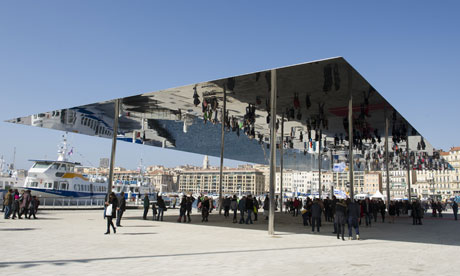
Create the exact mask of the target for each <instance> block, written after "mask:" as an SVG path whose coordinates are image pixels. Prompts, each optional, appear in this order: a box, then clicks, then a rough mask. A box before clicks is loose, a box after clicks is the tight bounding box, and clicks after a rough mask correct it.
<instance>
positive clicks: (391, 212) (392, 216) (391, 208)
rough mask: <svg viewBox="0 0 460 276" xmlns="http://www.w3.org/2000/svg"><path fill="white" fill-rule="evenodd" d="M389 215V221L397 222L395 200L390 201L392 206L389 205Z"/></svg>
mask: <svg viewBox="0 0 460 276" xmlns="http://www.w3.org/2000/svg"><path fill="white" fill-rule="evenodd" d="M388 215H389V216H390V221H389V223H395V215H396V204H395V202H394V201H393V200H392V201H390V206H389V207H388Z"/></svg>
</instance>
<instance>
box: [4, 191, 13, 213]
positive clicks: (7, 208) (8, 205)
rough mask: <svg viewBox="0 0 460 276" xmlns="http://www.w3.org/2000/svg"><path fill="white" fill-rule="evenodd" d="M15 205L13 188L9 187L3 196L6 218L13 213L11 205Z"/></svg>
mask: <svg viewBox="0 0 460 276" xmlns="http://www.w3.org/2000/svg"><path fill="white" fill-rule="evenodd" d="M12 205H13V190H12V189H9V190H8V192H7V193H6V194H5V197H4V198H3V206H4V207H5V213H4V214H3V218H4V219H9V218H10V214H11V206H12Z"/></svg>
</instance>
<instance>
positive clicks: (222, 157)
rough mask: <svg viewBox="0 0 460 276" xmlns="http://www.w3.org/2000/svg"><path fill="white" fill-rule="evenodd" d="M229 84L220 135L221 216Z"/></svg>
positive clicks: (225, 96) (225, 95)
mask: <svg viewBox="0 0 460 276" xmlns="http://www.w3.org/2000/svg"><path fill="white" fill-rule="evenodd" d="M226 86H227V84H224V104H223V108H222V119H221V124H222V128H221V135H220V169H219V215H221V214H222V203H223V199H222V183H223V178H224V171H223V170H224V147H225V115H226V112H227V91H226Z"/></svg>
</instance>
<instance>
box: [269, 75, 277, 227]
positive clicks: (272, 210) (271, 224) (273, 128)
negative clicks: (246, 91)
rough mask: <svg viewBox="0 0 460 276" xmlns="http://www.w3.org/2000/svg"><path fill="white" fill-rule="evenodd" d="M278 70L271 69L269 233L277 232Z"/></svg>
mask: <svg viewBox="0 0 460 276" xmlns="http://www.w3.org/2000/svg"><path fill="white" fill-rule="evenodd" d="M276 90H277V89H276V70H271V93H270V94H271V95H270V101H271V102H270V103H271V109H270V194H269V199H270V206H269V207H270V209H269V215H268V234H269V235H274V234H275V182H276Z"/></svg>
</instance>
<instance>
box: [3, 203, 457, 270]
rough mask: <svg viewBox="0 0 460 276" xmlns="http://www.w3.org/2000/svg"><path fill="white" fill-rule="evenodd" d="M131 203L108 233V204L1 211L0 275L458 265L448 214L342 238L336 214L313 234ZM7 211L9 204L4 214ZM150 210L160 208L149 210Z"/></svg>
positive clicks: (283, 218)
mask: <svg viewBox="0 0 460 276" xmlns="http://www.w3.org/2000/svg"><path fill="white" fill-rule="evenodd" d="M141 213H142V210H127V212H126V213H125V216H124V220H123V221H122V225H123V226H124V227H119V228H118V229H117V233H116V234H115V235H114V234H113V233H112V234H111V235H104V234H103V233H104V232H105V230H106V229H105V226H106V222H105V220H104V219H103V217H102V211H101V210H78V211H59V210H58V211H52V210H43V211H39V214H38V215H37V217H38V219H37V220H33V219H32V220H25V219H22V220H3V219H0V235H1V236H0V241H1V246H0V248H1V249H0V252H1V260H0V275H19V274H21V275H32V274H33V275H107V274H109V273H110V274H112V275H141V273H147V274H146V275H206V274H207V275H256V274H260V275H264V276H265V275H278V276H279V275H283V274H290V275H294V274H308V275H398V274H403V275H415V274H417V275H430V274H431V275H433V274H436V275H455V274H456V273H457V271H458V268H457V266H458V263H459V262H458V260H459V255H460V235H459V233H460V231H459V230H460V223H459V222H458V221H454V220H453V219H452V214H446V215H445V217H444V218H443V219H438V218H430V217H427V218H426V219H424V221H423V222H424V225H421V226H418V225H417V226H414V225H412V220H411V219H410V218H408V217H399V218H397V219H396V223H395V224H389V223H381V222H380V218H379V222H377V223H374V224H373V225H372V227H365V226H364V225H362V226H361V228H360V231H361V240H351V241H350V240H346V241H342V240H338V239H337V238H336V237H335V236H334V235H333V234H332V233H331V232H332V225H331V223H327V222H326V223H325V222H323V227H322V229H321V233H316V234H312V233H311V228H309V227H304V226H303V225H302V222H301V217H300V216H299V217H292V216H291V215H288V214H281V213H277V214H276V235H275V236H269V235H268V234H267V222H266V221H264V220H260V221H257V222H255V224H253V225H246V224H233V223H232V222H231V219H225V218H224V217H223V215H222V216H219V215H218V214H215V213H213V214H211V216H210V218H209V222H208V223H202V222H201V219H200V217H199V216H198V215H194V216H193V218H192V223H190V224H189V223H177V222H176V219H177V214H178V210H177V209H176V210H172V209H170V210H168V211H167V212H166V213H165V214H166V215H165V218H164V221H163V222H158V221H152V220H142V219H141ZM2 215H3V214H2ZM149 219H151V215H150V216H149Z"/></svg>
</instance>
